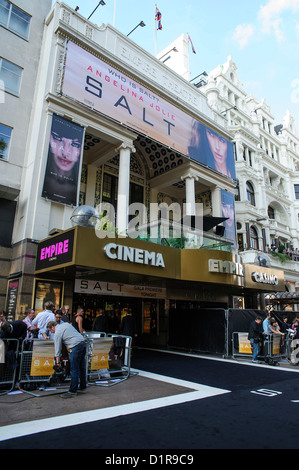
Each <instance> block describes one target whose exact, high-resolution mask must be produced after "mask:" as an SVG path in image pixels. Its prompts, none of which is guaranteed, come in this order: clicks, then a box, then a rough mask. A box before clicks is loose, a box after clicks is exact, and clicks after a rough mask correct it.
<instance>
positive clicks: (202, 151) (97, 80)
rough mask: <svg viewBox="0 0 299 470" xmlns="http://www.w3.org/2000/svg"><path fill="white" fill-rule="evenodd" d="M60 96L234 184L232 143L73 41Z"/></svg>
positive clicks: (69, 44) (68, 52) (69, 48)
mask: <svg viewBox="0 0 299 470" xmlns="http://www.w3.org/2000/svg"><path fill="white" fill-rule="evenodd" d="M62 93H63V94H64V95H66V96H68V97H70V98H72V99H74V100H76V101H78V102H80V103H82V104H84V105H85V106H88V107H90V108H92V109H94V110H96V111H98V112H100V113H102V114H104V115H106V116H108V117H110V118H112V119H114V120H116V121H118V122H119V123H121V124H123V125H125V126H127V127H129V128H131V129H133V130H136V131H137V132H139V133H141V134H143V135H145V136H148V137H149V138H151V139H153V140H156V141H157V142H160V143H161V144H163V145H166V146H168V147H170V148H172V149H173V150H175V151H177V152H179V153H181V154H183V155H185V156H186V157H188V158H192V159H193V160H196V161H197V162H199V163H202V164H204V165H206V166H208V167H210V168H212V169H214V170H216V171H218V172H220V173H222V174H223V175H225V176H228V177H231V178H233V179H235V161H234V149H233V144H232V142H230V141H229V140H228V139H226V138H224V137H222V136H221V135H220V134H218V133H217V132H214V131H213V130H211V129H209V128H208V127H206V126H205V125H203V124H202V123H201V122H199V121H197V120H195V119H193V118H192V117H191V116H189V115H188V114H187V113H185V112H183V111H182V110H180V109H178V108H177V107H175V106H174V105H172V104H171V103H170V102H168V101H166V100H163V99H162V98H161V97H160V96H158V95H156V94H155V93H153V92H152V91H151V90H149V89H147V88H146V87H144V86H143V85H140V84H139V83H138V82H135V81H134V80H133V79H132V78H130V77H128V76H126V75H125V74H123V73H121V72H119V71H118V70H117V69H114V68H113V67H111V66H110V65H109V64H107V63H106V62H104V61H102V60H101V59H99V58H98V57H95V56H94V55H92V54H91V53H89V52H87V51H86V50H84V49H82V48H81V47H80V46H78V45H76V44H74V43H72V42H71V41H69V43H68V50H67V55H66V63H65V71H64V80H63V86H62Z"/></svg>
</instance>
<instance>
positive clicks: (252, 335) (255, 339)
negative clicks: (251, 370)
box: [248, 317, 263, 362]
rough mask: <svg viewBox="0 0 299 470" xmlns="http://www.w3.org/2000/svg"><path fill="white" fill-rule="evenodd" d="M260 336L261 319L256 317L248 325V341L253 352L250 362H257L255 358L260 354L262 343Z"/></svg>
mask: <svg viewBox="0 0 299 470" xmlns="http://www.w3.org/2000/svg"><path fill="white" fill-rule="evenodd" d="M262 335H263V327H262V318H261V317H256V319H255V320H253V321H252V322H251V323H250V326H249V333H248V339H249V341H250V344H251V347H252V352H253V357H252V362H257V358H258V355H259V353H260V343H261V342H262Z"/></svg>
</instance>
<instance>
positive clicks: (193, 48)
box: [187, 33, 196, 54]
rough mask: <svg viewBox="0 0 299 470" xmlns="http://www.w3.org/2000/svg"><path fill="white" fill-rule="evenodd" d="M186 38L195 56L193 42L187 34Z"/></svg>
mask: <svg viewBox="0 0 299 470" xmlns="http://www.w3.org/2000/svg"><path fill="white" fill-rule="evenodd" d="M187 36H188V40H189V42H190V44H191V47H192V52H193V54H196V51H195V49H194V46H193V42H192V41H191V38H190V36H189V33H187Z"/></svg>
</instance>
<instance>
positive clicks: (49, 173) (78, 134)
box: [42, 114, 84, 206]
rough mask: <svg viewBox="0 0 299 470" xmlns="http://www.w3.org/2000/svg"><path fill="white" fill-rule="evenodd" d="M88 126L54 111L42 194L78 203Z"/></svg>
mask: <svg viewBox="0 0 299 470" xmlns="http://www.w3.org/2000/svg"><path fill="white" fill-rule="evenodd" d="M83 137H84V128H83V127H82V126H79V125H78V124H75V123H74V122H72V121H68V120H67V119H64V118H62V117H60V116H57V115H56V114H53V118H52V127H51V134H50V142H49V150H48V160H47V166H46V172H45V179H44V186H43V190H42V197H45V198H47V199H50V200H51V201H55V202H60V203H63V204H67V205H71V206H76V205H77V199H78V197H77V195H78V180H79V170H80V165H81V155H82V144H83Z"/></svg>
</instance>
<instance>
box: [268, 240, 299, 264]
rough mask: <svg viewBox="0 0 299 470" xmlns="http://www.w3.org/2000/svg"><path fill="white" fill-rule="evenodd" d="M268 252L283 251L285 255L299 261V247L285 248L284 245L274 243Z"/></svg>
mask: <svg viewBox="0 0 299 470" xmlns="http://www.w3.org/2000/svg"><path fill="white" fill-rule="evenodd" d="M268 252H269V253H270V254H271V252H272V253H282V254H283V255H286V256H288V257H289V258H290V259H291V260H292V261H299V250H298V248H285V246H284V245H279V246H276V245H274V244H272V245H271V247H270V248H268Z"/></svg>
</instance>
